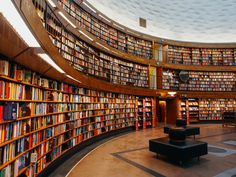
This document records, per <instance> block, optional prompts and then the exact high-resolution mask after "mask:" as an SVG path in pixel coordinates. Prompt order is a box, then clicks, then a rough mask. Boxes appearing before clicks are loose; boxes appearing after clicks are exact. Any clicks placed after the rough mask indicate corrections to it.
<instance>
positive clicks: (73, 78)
mask: <svg viewBox="0 0 236 177" xmlns="http://www.w3.org/2000/svg"><path fill="white" fill-rule="evenodd" d="M66 76H67V77H69V78H70V79H72V80H74V81H76V82H79V83H81V82H80V81H79V80H77V79H75V78H73V77H72V76H70V75H68V74H66Z"/></svg>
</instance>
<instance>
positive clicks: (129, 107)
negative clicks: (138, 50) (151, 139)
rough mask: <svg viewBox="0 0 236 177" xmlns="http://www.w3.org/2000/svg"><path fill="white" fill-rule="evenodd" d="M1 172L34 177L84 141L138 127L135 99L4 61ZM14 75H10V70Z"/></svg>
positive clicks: (0, 88) (0, 94)
mask: <svg viewBox="0 0 236 177" xmlns="http://www.w3.org/2000/svg"><path fill="white" fill-rule="evenodd" d="M0 63H1V66H3V69H2V70H1V73H0V75H1V77H0V78H1V79H0V103H1V104H0V111H1V113H0V137H1V139H0V152H1V153H0V174H1V175H3V176H4V175H5V174H10V175H16V176H17V175H20V174H22V173H25V174H27V175H32V174H33V173H34V172H33V165H34V164H32V163H30V160H29V159H30V157H31V155H32V153H36V154H37V157H38V159H37V164H36V172H35V173H36V174H40V173H41V172H42V171H43V170H44V169H45V168H46V167H47V166H48V165H49V164H50V163H51V162H53V161H54V160H55V159H57V158H58V157H60V156H62V155H63V154H64V153H66V152H67V151H69V150H70V149H71V148H73V147H75V146H77V145H79V144H80V143H82V142H84V141H86V140H88V139H91V138H93V137H96V136H98V135H101V134H104V133H106V132H110V131H113V130H117V129H122V128H127V127H133V126H134V125H135V119H136V118H135V112H136V111H135V109H136V97H135V96H134V95H125V94H118V93H109V92H102V91H95V90H90V89H85V88H79V87H76V86H72V85H68V84H66V83H61V82H58V81H55V80H51V79H48V78H46V77H43V76H42V75H40V74H38V73H36V72H33V71H31V70H29V69H26V68H24V67H22V66H20V65H18V64H15V63H12V62H9V61H8V60H2V59H1V60H0ZM10 71H11V72H10Z"/></svg>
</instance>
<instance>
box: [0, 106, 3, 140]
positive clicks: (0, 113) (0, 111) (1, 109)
mask: <svg viewBox="0 0 236 177" xmlns="http://www.w3.org/2000/svg"><path fill="white" fill-rule="evenodd" d="M3 107H4V106H3V105H0V122H2V121H3ZM0 138H1V137H0Z"/></svg>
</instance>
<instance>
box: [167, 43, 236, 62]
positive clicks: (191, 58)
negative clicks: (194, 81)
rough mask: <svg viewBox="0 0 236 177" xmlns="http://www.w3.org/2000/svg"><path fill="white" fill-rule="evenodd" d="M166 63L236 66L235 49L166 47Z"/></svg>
mask: <svg viewBox="0 0 236 177" xmlns="http://www.w3.org/2000/svg"><path fill="white" fill-rule="evenodd" d="M168 62H169V63H173V64H185V65H191V64H193V65H216V66H217V65H225V66H229V65H236V49H232V48H228V49H208V48H189V47H180V46H171V45H169V46H168Z"/></svg>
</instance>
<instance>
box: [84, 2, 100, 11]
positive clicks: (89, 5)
mask: <svg viewBox="0 0 236 177" xmlns="http://www.w3.org/2000/svg"><path fill="white" fill-rule="evenodd" d="M83 4H84V5H85V6H87V7H88V8H89V9H90V10H91V11H93V12H94V13H97V11H96V10H94V9H93V8H92V7H91V6H90V5H88V4H87V3H86V2H84V1H83Z"/></svg>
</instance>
